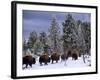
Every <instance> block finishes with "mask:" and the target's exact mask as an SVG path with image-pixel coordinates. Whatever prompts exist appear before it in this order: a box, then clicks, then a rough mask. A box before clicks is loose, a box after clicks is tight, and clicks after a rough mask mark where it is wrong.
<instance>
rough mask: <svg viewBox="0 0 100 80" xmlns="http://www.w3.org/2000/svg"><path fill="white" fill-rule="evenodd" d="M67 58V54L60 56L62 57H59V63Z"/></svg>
mask: <svg viewBox="0 0 100 80" xmlns="http://www.w3.org/2000/svg"><path fill="white" fill-rule="evenodd" d="M68 57H69V56H68V55H67V54H62V55H61V61H65V60H67V59H68Z"/></svg>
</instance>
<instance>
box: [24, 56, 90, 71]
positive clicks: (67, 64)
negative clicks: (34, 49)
mask: <svg viewBox="0 0 100 80" xmlns="http://www.w3.org/2000/svg"><path fill="white" fill-rule="evenodd" d="M90 63H91V62H90V57H88V58H86V63H84V62H83V58H82V57H78V60H72V58H71V57H69V58H68V60H67V61H61V60H59V61H58V63H56V62H54V64H52V63H51V62H50V63H48V65H44V64H43V66H40V64H39V61H38V58H37V59H36V64H33V65H32V68H31V67H30V66H28V68H25V69H24V70H37V69H52V68H53V69H55V68H65V67H66V68H75V67H89V65H90ZM23 67H25V65H23Z"/></svg>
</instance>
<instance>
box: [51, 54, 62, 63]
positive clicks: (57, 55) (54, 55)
mask: <svg viewBox="0 0 100 80" xmlns="http://www.w3.org/2000/svg"><path fill="white" fill-rule="evenodd" d="M59 59H60V55H59V54H57V53H54V54H52V55H51V60H52V64H53V61H56V63H57V62H58V60H59Z"/></svg>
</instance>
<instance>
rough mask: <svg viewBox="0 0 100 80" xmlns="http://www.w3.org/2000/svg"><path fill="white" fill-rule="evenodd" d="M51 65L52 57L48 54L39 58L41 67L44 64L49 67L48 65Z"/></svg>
mask: <svg viewBox="0 0 100 80" xmlns="http://www.w3.org/2000/svg"><path fill="white" fill-rule="evenodd" d="M48 62H49V63H50V57H49V55H47V54H43V55H41V56H40V57H39V63H40V66H42V63H44V64H45V65H47V63H48Z"/></svg>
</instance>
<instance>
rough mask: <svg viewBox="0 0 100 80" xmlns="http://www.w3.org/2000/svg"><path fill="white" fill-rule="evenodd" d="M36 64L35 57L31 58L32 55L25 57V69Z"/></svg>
mask: <svg viewBox="0 0 100 80" xmlns="http://www.w3.org/2000/svg"><path fill="white" fill-rule="evenodd" d="M35 63H36V60H35V58H34V57H32V56H30V55H27V56H25V57H23V65H24V64H25V65H26V66H25V68H27V66H28V65H29V66H31V67H32V64H35Z"/></svg>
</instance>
